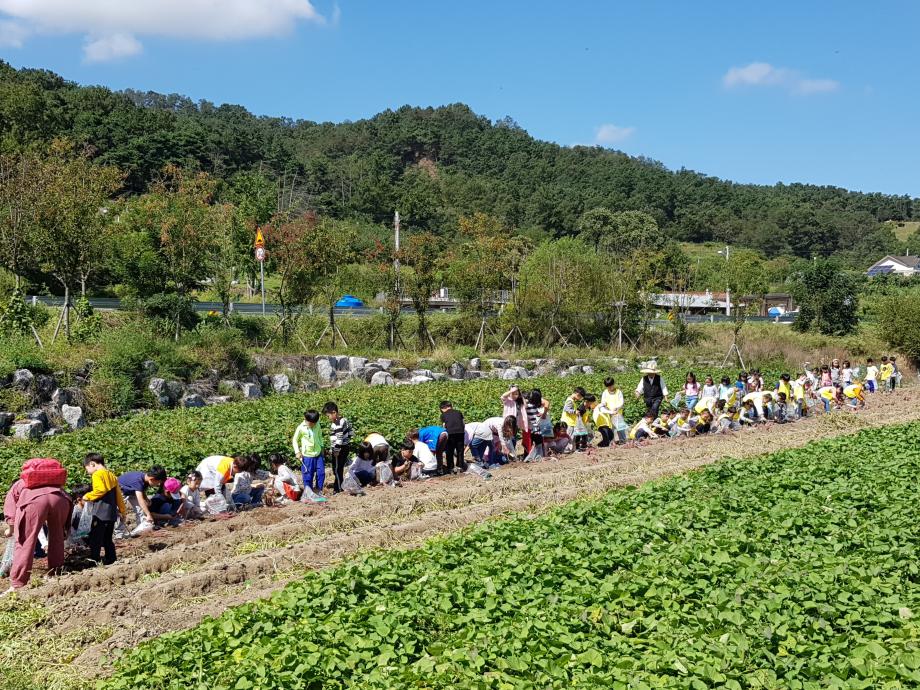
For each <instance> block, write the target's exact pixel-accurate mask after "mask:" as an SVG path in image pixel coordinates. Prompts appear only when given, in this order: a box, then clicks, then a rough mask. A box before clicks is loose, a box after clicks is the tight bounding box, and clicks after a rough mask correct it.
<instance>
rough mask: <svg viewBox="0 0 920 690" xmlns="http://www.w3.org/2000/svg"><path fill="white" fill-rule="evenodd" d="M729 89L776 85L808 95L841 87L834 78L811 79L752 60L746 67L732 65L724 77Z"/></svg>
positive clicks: (724, 83) (726, 86)
mask: <svg viewBox="0 0 920 690" xmlns="http://www.w3.org/2000/svg"><path fill="white" fill-rule="evenodd" d="M722 84H723V85H724V86H725V88H727V89H734V88H738V87H742V86H776V87H780V88H784V89H787V90H788V91H791V92H793V93H798V94H803V95H808V94H812V93H827V92H829V91H836V90H837V89H838V88H840V82H837V81H834V80H833V79H809V78H806V77H804V76H803V75H802V74H801V73H799V72H797V71H796V70H793V69H787V68H785V67H774V66H773V65H771V64H770V63H768V62H752V63H750V64H748V65H745V66H744V67H732V68H731V69H730V70H728V72H726V73H725V76H723V77H722Z"/></svg>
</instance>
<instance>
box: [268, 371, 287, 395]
mask: <svg viewBox="0 0 920 690" xmlns="http://www.w3.org/2000/svg"><path fill="white" fill-rule="evenodd" d="M271 385H272V390H273V391H275V393H290V392H291V379H290V378H288V375H287V374H273V375H272V377H271Z"/></svg>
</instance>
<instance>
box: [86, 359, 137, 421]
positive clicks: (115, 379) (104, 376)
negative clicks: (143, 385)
mask: <svg viewBox="0 0 920 690" xmlns="http://www.w3.org/2000/svg"><path fill="white" fill-rule="evenodd" d="M83 394H84V396H85V398H86V406H87V415H88V416H89V417H90V418H91V419H109V418H112V417H118V416H119V415H123V414H125V413H126V412H130V411H131V409H132V408H133V407H134V403H135V401H136V400H137V391H136V389H135V386H134V381H133V380H132V379H131V378H130V377H128V376H127V375H125V374H118V373H113V372H111V371H106V370H103V371H100V372H99V373H98V374H94V375H93V378H92V379H91V380H90V382H89V384H88V385H87V386H86V388H85V389H84V391H83Z"/></svg>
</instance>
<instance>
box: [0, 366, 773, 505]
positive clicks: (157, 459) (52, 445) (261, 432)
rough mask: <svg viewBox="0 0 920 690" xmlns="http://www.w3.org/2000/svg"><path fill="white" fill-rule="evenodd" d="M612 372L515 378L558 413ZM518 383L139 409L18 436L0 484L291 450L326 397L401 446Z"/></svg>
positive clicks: (2, 454)
mask: <svg viewBox="0 0 920 690" xmlns="http://www.w3.org/2000/svg"><path fill="white" fill-rule="evenodd" d="M713 373H714V374H718V373H719V372H713ZM683 375H684V372H683V371H674V372H666V373H665V380H666V382H667V383H668V385H669V386H670V387H675V386H677V385H678V383H679V381H681V380H682V378H683ZM725 375H729V374H728V373H726V374H725ZM605 376H606V374H603V373H601V374H596V375H591V376H586V375H583V376H572V377H569V378H558V377H545V378H535V379H528V380H518V381H516V382H514V383H517V384H518V385H520V386H521V387H522V388H523V389H525V390H527V389H530V388H534V387H539V388H540V389H541V390H542V391H543V394H544V396H545V397H546V398H547V399H548V400H550V402H551V403H552V405H553V408H552V410H551V411H552V412H553V416H554V419H556V418H558V416H559V414H560V413H561V411H562V403H563V402H564V401H565V398H566V397H567V396H568V395H569V394H570V393H571V391H572V388H573V387H574V386H584V387H585V388H586V389H588V390H589V391H594V392H596V393H598V394H600V392H601V391H602V390H603V380H604V377H605ZM615 378H616V379H617V382H618V384H619V385H621V386H622V387H623V389H624V392H625V394H626V399H627V407H626V416H627V419H635V418H637V417H638V416H640V415H641V414H642V411H643V410H644V408H643V407H642V403H641V402H640V401H636V400H634V399H633V398H632V395H631V394H630V391H631V389H634V388H635V386H636V383H637V382H638V380H639V374H638V373H633V372H631V373H629V374H622V375H616V376H615ZM768 378H769V376H768ZM772 378H775V376H773V377H772ZM772 378H771V380H772ZM511 383H512V382H510V381H501V380H496V379H483V380H476V381H465V382H463V383H448V382H444V383H427V384H422V385H417V386H395V387H368V386H364V385H348V386H344V387H342V388H337V389H334V390H325V391H320V392H317V393H309V394H300V395H284V396H275V397H269V398H265V399H263V400H258V401H252V402H238V403H232V404H229V405H223V406H219V407H207V408H200V409H190V410H168V411H160V412H150V413H142V414H137V415H133V416H130V417H123V418H120V419H115V420H112V421H108V422H103V423H101V424H99V425H97V426H94V427H90V428H87V429H84V430H82V431H78V432H74V433H71V434H65V435H61V436H55V437H53V438H51V439H48V440H46V441H43V442H41V443H26V442H12V443H8V444H6V445H3V446H0V486H4V487H6V486H8V485H9V483H10V482H12V480H13V478H14V477H15V476H16V475H17V474H18V472H19V468H20V466H21V464H22V462H23V461H24V460H26V459H28V458H31V457H37V456H40V457H55V458H58V459H59V460H61V461H62V462H63V463H64V464H65V465H66V466H67V468H68V470H69V471H70V473H71V477H72V478H78V477H80V478H82V476H83V467H82V464H81V460H82V458H83V456H84V455H85V454H86V453H89V452H99V453H102V454H103V455H104V456H105V458H106V460H107V462H108V464H109V466H110V467H111V468H112V470H113V471H115V472H122V471H125V470H128V469H139V468H141V469H142V468H146V467H149V466H151V465H155V464H159V465H163V466H165V467H166V468H167V469H168V470H169V472H171V473H173V474H176V476H180V475H179V473H181V472H184V471H186V470H188V469H189V468H193V467H194V466H195V465H197V464H198V462H200V461H201V459H202V458H204V457H206V456H208V455H215V454H236V453H253V452H259V453H262V454H263V457H265V455H266V454H268V453H272V452H278V451H281V452H285V453H287V454H288V455H290V454H291V446H290V438H291V435H292V434H293V432H294V428H295V427H296V426H297V424H299V423H300V421H301V420H302V419H303V413H304V410H306V409H310V408H313V409H317V410H319V409H321V408H322V406H323V403H325V402H326V401H327V400H334V401H336V402H337V403H338V405H339V408H340V409H341V410H342V413H343V414H345V415H346V416H347V417H348V418H349V419H350V420H351V421H352V422H353V423H354V425H355V427H356V431H357V434H358V435H360V436H363V435H364V434H367V433H370V432H372V431H376V432H378V433H382V434H383V435H384V436H386V437H387V438H388V439H389V440H390V442H391V443H393V444H395V443H397V442H398V441H400V440H402V438H403V437H404V436H405V434H406V432H407V431H408V430H410V429H412V428H415V427H419V426H425V425H428V424H437V423H438V420H439V417H440V412H439V410H438V403H439V402H440V401H441V400H444V399H449V400H451V401H453V402H454V404H455V405H456V407H457V409H459V410H461V411H462V412H463V413H464V415H465V416H466V418H467V419H468V420H469V421H481V420H483V419H486V418H488V417H493V416H496V415H500V414H501V411H502V408H501V403H500V401H499V396H500V395H501V394H502V393H503V392H504V391H506V390H508V386H509V385H510V384H511ZM325 424H326V422H325V420H323V425H324V426H325Z"/></svg>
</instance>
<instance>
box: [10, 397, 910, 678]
mask: <svg viewBox="0 0 920 690" xmlns="http://www.w3.org/2000/svg"><path fill="white" fill-rule="evenodd" d="M915 419H920V389H906V390H903V391H899V392H897V393H895V394H893V395H891V396H880V395H877V396H874V397H872V398H871V399H870V407H869V409H867V410H864V411H862V412H860V413H859V414H856V415H853V414H848V413H839V414H834V415H830V416H823V417H818V418H815V419H810V420H803V421H800V422H797V423H795V424H790V425H788V426H784V427H773V428H772V429H770V430H765V429H756V430H748V431H744V432H740V433H736V434H732V435H727V436H711V437H706V438H697V439H692V440H686V441H659V442H653V443H651V444H649V445H648V446H646V447H643V448H629V449H619V448H617V449H610V450H597V451H594V452H592V453H589V454H586V455H578V456H569V457H566V458H564V459H560V460H547V461H544V462H541V463H536V464H515V465H512V466H508V467H505V468H502V469H499V470H498V471H496V472H494V473H493V479H492V480H491V481H482V480H480V479H478V478H473V477H469V476H461V477H454V478H443V479H437V480H430V481H427V482H414V483H412V484H410V485H407V486H403V487H398V488H377V489H374V490H371V491H369V492H368V495H367V496H364V497H352V496H341V497H339V496H337V497H334V498H332V499H331V500H330V501H329V502H328V503H327V504H326V505H324V506H303V505H290V506H285V507H280V508H264V509H260V510H255V511H252V512H248V513H243V514H240V515H237V516H233V517H230V518H227V519H223V520H212V521H207V522H202V523H196V524H190V525H187V526H184V527H180V528H175V529H163V530H158V531H156V532H154V533H152V534H149V535H146V536H144V537H140V538H137V539H133V540H127V541H121V542H119V543H118V546H119V549H120V551H119V561H118V562H117V563H116V564H115V565H113V566H109V567H106V568H94V569H89V570H83V571H79V572H73V573H69V574H65V575H63V576H60V577H57V578H46V579H44V580H42V581H41V582H40V583H39V584H38V585H37V586H34V587H32V588H31V589H29V590H27V592H28V593H27V594H24V595H23V597H24V598H26V599H30V600H33V601H35V602H38V603H41V604H43V605H44V606H46V607H47V608H48V609H49V611H50V613H51V616H50V618H49V619H48V621H47V622H45V623H44V626H50V627H51V629H52V630H53V633H54V634H55V635H66V634H68V633H72V632H73V631H76V630H82V631H83V632H82V633H81V634H82V635H83V636H84V637H85V638H86V639H90V640H92V642H91V643H90V644H87V645H86V646H85V649H84V651H83V653H82V654H81V655H80V656H79V657H78V658H77V659H76V660H75V662H74V665H76V666H77V667H78V668H73V665H72V666H71V667H70V668H71V671H72V672H76V673H79V674H81V675H83V674H85V675H92V674H95V673H98V672H100V671H101V672H104V671H105V668H106V667H107V664H108V662H109V661H110V659H111V654H110V653H111V652H112V651H114V650H117V649H120V648H124V647H130V646H133V645H136V644H137V643H138V642H140V641H142V640H144V639H147V638H149V637H151V636H155V635H159V634H161V633H164V632H167V631H170V630H177V629H181V628H185V627H189V626H192V625H194V624H195V623H196V622H198V621H199V620H201V618H202V617H204V616H207V615H212V616H213V615H217V614H219V613H220V612H221V611H223V610H224V609H226V608H228V607H230V606H234V605H237V604H241V603H243V602H247V601H251V600H253V599H257V598H260V597H264V596H266V595H268V594H270V593H271V592H272V591H274V590H276V589H278V588H280V587H283V586H284V584H285V583H287V582H288V581H290V580H292V579H294V578H297V577H299V576H301V575H302V574H303V573H304V572H305V571H307V570H310V569H316V568H321V567H323V566H326V565H329V564H330V563H334V562H336V561H338V560H340V559H342V558H345V557H347V556H349V555H352V554H354V553H355V552H357V551H360V550H363V549H369V548H379V547H410V546H412V545H414V544H418V543H419V542H421V541H423V540H425V539H427V538H429V537H432V536H435V535H438V534H443V533H446V532H450V531H453V530H457V529H459V528H461V527H464V526H466V525H469V524H472V523H475V522H480V521H482V520H485V519H488V518H491V517H495V516H498V515H502V514H505V513H508V512H538V511H541V510H545V509H546V508H548V507H551V506H553V505H556V504H559V503H563V502H565V501H570V500H572V499H575V498H578V497H583V496H587V495H591V494H596V493H599V492H604V491H607V490H609V489H611V488H614V487H617V486H624V485H629V484H640V483H642V482H645V481H647V480H649V479H654V478H657V477H661V476H665V475H671V474H676V473H679V472H683V471H686V470H690V469H693V468H696V467H700V466H702V465H706V464H709V463H712V462H715V461H717V460H719V459H720V458H722V457H725V456H732V457H747V456H751V455H756V454H759V453H763V452H772V451H776V450H781V449H785V448H794V447H798V446H801V445H804V444H805V443H807V442H809V441H813V440H816V439H821V438H827V437H830V436H836V435H839V434H843V433H849V432H852V431H855V430H858V429H860V428H863V427H868V426H882V425H885V424H894V423H899V422H905V421H910V420H915ZM38 563H39V564H40V563H41V561H39V562H38ZM88 624H89V625H90V626H91V627H92V628H93V629H94V631H95V632H94V633H93V634H87V633H86V628H87V625H88Z"/></svg>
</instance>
